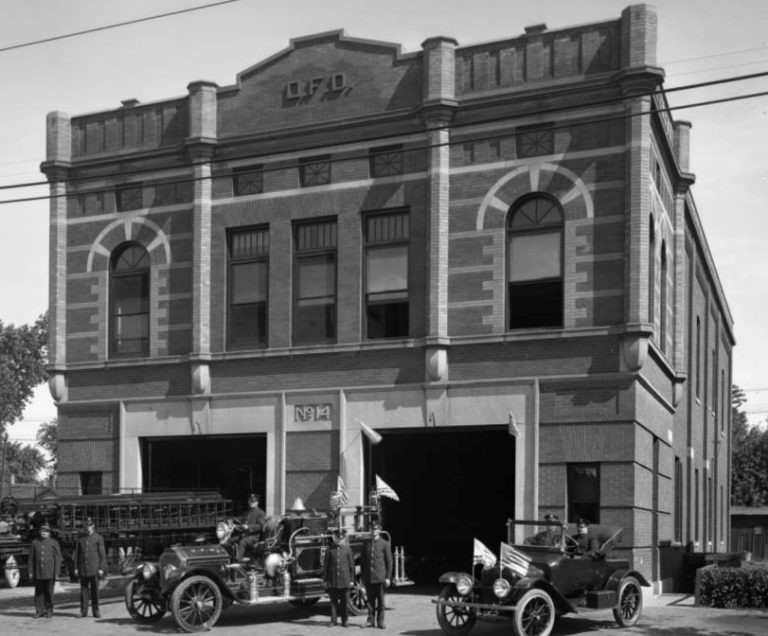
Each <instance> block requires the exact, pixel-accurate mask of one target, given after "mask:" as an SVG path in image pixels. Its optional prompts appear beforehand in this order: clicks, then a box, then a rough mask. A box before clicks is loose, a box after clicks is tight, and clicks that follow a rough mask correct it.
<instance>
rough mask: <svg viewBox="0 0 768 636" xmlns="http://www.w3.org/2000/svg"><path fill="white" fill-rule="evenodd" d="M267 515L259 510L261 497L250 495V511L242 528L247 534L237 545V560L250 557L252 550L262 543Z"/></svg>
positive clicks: (246, 514)
mask: <svg viewBox="0 0 768 636" xmlns="http://www.w3.org/2000/svg"><path fill="white" fill-rule="evenodd" d="M266 518H267V515H266V513H265V512H264V511H263V510H262V509H261V508H259V496H258V495H254V494H250V495H248V511H247V512H246V513H245V518H244V519H243V524H242V528H243V530H245V534H244V535H243V537H242V538H241V539H240V541H239V542H238V544H237V558H238V559H242V558H243V557H245V556H248V553H249V551H250V549H251V548H252V547H253V546H254V545H256V544H257V543H258V542H259V541H261V533H262V531H263V530H264V521H265V520H266Z"/></svg>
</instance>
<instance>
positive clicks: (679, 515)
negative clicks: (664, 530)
mask: <svg viewBox="0 0 768 636" xmlns="http://www.w3.org/2000/svg"><path fill="white" fill-rule="evenodd" d="M675 541H677V542H678V543H682V541H683V463H682V462H681V461H680V458H679V457H675Z"/></svg>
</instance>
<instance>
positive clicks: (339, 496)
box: [336, 475, 349, 506]
mask: <svg viewBox="0 0 768 636" xmlns="http://www.w3.org/2000/svg"><path fill="white" fill-rule="evenodd" d="M336 500H337V501H338V503H339V506H346V505H348V504H349V495H347V489H346V488H345V487H344V480H343V479H342V478H341V475H339V476H338V477H337V478H336Z"/></svg>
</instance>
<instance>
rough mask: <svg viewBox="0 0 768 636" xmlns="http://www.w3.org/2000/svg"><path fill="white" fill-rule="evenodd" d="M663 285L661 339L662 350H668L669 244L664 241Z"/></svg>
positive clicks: (662, 261)
mask: <svg viewBox="0 0 768 636" xmlns="http://www.w3.org/2000/svg"><path fill="white" fill-rule="evenodd" d="M659 274H660V275H661V285H660V291H659V340H660V341H661V342H660V345H661V350H662V351H664V352H666V351H667V302H668V299H667V276H668V275H669V274H668V271H667V245H666V243H665V242H664V241H662V243H661V270H660V272H659Z"/></svg>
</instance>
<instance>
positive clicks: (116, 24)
mask: <svg viewBox="0 0 768 636" xmlns="http://www.w3.org/2000/svg"><path fill="white" fill-rule="evenodd" d="M232 2H240V0H221V1H220V2H212V3H210V4H203V5H200V6H199V7H190V8H188V9H179V10H178V11H169V12H168V13H159V14H157V15H150V16H146V17H144V18H136V19H134V20H126V21H125V22H114V23H112V24H105V25H103V26H100V27H94V28H92V29H83V30H82V31H75V32H74V33H65V34H64V35H55V36H52V37H49V38H43V39H41V40H33V41H31V42H21V43H20V44H12V45H11V46H4V47H2V48H0V53H5V52H6V51H13V50H15V49H21V48H25V47H29V46H37V45H38V44H45V43H47V42H55V41H56V40H66V39H67V38H74V37H77V36H79V35H86V34H88V33H96V32H97V31H106V30H108V29H116V28H118V27H121V26H127V25H129V24H138V23H139V22H149V21H150V20H157V19H159V18H167V17H169V16H172V15H181V14H182V13H192V12H193V11H200V10H202V9H210V8H212V7H218V6H220V5H222V4H230V3H232Z"/></svg>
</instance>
